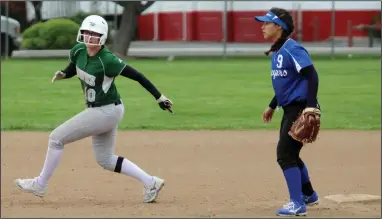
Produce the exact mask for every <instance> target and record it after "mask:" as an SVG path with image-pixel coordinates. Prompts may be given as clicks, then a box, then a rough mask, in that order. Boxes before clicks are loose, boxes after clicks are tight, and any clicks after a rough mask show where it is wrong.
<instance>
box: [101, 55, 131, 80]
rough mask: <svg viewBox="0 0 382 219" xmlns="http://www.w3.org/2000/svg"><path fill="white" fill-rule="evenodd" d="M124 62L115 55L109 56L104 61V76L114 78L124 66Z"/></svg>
mask: <svg viewBox="0 0 382 219" xmlns="http://www.w3.org/2000/svg"><path fill="white" fill-rule="evenodd" d="M126 65H127V64H126V62H125V61H123V60H122V59H120V58H118V57H117V56H115V55H110V56H109V57H107V59H106V66H105V75H106V76H107V77H116V76H118V75H119V74H120V73H121V72H122V70H123V69H124V68H125V66H126Z"/></svg>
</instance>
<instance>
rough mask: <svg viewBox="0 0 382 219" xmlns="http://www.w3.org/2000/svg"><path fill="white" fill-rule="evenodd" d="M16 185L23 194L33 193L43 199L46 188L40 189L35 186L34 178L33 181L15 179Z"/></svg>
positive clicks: (38, 186)
mask: <svg viewBox="0 0 382 219" xmlns="http://www.w3.org/2000/svg"><path fill="white" fill-rule="evenodd" d="M15 183H16V185H17V186H18V187H19V188H20V189H21V190H22V191H24V192H29V193H33V194H34V195H36V196H38V197H43V196H44V194H45V192H46V190H47V186H46V187H41V186H40V185H38V184H37V180H36V178H33V179H16V180H15Z"/></svg>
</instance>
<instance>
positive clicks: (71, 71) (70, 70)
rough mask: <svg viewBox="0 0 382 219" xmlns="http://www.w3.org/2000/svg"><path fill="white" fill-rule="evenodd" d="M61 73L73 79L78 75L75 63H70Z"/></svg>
mask: <svg viewBox="0 0 382 219" xmlns="http://www.w3.org/2000/svg"><path fill="white" fill-rule="evenodd" d="M61 71H62V72H64V73H65V78H71V77H73V76H74V75H76V74H77V72H76V65H75V64H74V63H73V62H69V64H68V66H66V68H65V69H64V70H61Z"/></svg>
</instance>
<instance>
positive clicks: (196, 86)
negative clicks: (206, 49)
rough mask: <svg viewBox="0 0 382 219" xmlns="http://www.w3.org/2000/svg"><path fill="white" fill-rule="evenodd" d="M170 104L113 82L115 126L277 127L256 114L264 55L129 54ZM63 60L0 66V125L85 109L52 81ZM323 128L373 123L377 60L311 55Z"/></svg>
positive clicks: (28, 123)
mask: <svg viewBox="0 0 382 219" xmlns="http://www.w3.org/2000/svg"><path fill="white" fill-rule="evenodd" d="M128 62H129V63H130V64H131V65H132V66H134V67H136V68H138V69H139V70H141V71H142V72H143V73H144V74H145V75H146V76H147V77H148V78H149V79H150V80H151V81H152V82H153V83H154V84H155V85H156V86H157V87H158V88H159V90H160V91H162V92H163V93H164V94H165V95H166V96H168V97H169V98H170V99H172V100H173V102H174V107H173V110H174V112H175V114H174V115H171V114H169V113H167V112H165V111H162V110H161V109H160V108H159V107H158V105H157V104H156V102H155V101H154V99H153V97H152V96H151V95H150V94H149V93H148V92H146V90H144V88H143V87H141V86H140V85H139V84H138V83H136V82H134V81H132V80H129V79H127V78H124V77H119V78H117V80H116V84H117V87H118V89H119V91H120V93H121V96H122V98H123V101H124V103H125V110H126V111H125V117H124V119H123V121H122V122H121V124H120V129H156V130H161V129H178V130H180V129H277V128H278V127H279V123H280V119H281V114H282V111H280V112H278V113H276V114H275V117H274V120H273V121H272V123H270V124H263V122H262V119H261V113H262V111H263V110H264V109H265V107H266V106H267V105H268V103H269V101H270V100H271V98H272V96H273V90H272V86H271V79H270V69H269V68H270V62H269V60H267V59H257V58H253V59H248V58H246V59H232V60H231V59H228V60H219V59H205V60H199V59H193V60H175V61H173V62H167V61H165V60H129V61H128ZM66 64H67V61H66V60H7V61H3V62H2V64H1V68H2V72H1V74H2V75H1V77H2V78H1V79H2V81H1V85H2V91H1V92H2V93H1V94H2V98H1V101H2V103H1V107H2V112H1V120H2V121H1V122H2V129H3V130H19V129H23V130H51V129H54V128H55V127H56V126H57V125H59V124H60V123H62V122H64V121H65V120H66V119H69V118H70V117H71V116H73V115H75V114H76V113H77V112H79V111H81V110H83V109H84V107H85V105H84V103H83V94H82V91H81V89H80V84H79V81H78V79H77V78H72V79H69V80H65V81H58V82H57V83H55V84H51V78H52V76H53V73H54V72H55V71H56V70H58V69H62V68H64V67H65V65H66ZM315 65H316V68H317V70H318V72H319V75H320V87H319V101H320V103H321V105H322V108H323V116H322V128H323V129H363V130H371V129H374V130H375V129H380V121H381V117H380V112H381V104H380V101H381V96H380V91H381V88H380V84H381V78H380V75H381V74H380V72H381V71H380V66H381V61H380V58H377V59H354V58H353V59H338V60H328V59H317V60H315Z"/></svg>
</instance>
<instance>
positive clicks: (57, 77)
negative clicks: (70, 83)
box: [52, 71, 66, 83]
mask: <svg viewBox="0 0 382 219" xmlns="http://www.w3.org/2000/svg"><path fill="white" fill-rule="evenodd" d="M65 76H66V74H65V73H64V72H62V71H56V72H55V73H54V76H53V78H52V83H54V82H55V81H56V80H62V79H64V78H65Z"/></svg>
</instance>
